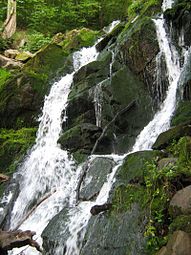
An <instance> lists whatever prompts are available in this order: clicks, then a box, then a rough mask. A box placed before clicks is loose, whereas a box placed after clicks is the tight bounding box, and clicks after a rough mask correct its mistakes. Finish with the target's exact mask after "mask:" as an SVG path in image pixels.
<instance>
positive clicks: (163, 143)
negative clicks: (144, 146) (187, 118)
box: [152, 125, 191, 150]
mask: <svg viewBox="0 0 191 255" xmlns="http://www.w3.org/2000/svg"><path fill="white" fill-rule="evenodd" d="M187 135H188V136H190V135H191V127H190V125H179V126H176V127H173V128H171V129H169V130H167V131H165V132H163V133H161V134H160V135H159V136H158V138H157V140H156V142H155V143H154V144H153V146H152V148H153V149H156V150H160V149H165V148H166V147H167V146H168V145H170V143H172V142H173V141H178V140H179V139H180V138H181V137H183V136H187Z"/></svg>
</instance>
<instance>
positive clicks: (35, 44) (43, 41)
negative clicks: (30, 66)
mask: <svg viewBox="0 0 191 255" xmlns="http://www.w3.org/2000/svg"><path fill="white" fill-rule="evenodd" d="M50 42H51V38H50V37H49V36H45V35H43V34H42V33H40V32H36V31H34V32H32V33H31V34H29V35H28V36H27V43H26V45H24V46H23V47H22V49H23V50H28V51H30V52H35V51H37V50H39V49H40V48H42V47H43V46H45V45H47V44H48V43H50Z"/></svg>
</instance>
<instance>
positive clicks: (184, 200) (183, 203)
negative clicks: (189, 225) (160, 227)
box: [169, 185, 191, 217]
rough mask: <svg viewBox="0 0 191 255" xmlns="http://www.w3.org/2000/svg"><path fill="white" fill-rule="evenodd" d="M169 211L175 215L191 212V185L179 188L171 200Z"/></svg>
mask: <svg viewBox="0 0 191 255" xmlns="http://www.w3.org/2000/svg"><path fill="white" fill-rule="evenodd" d="M169 211H170V213H171V215H172V216H173V217H175V216H177V215H180V214H190V213H191V185H190V186H188V187H186V188H184V189H181V190H179V191H178V192H177V193H176V194H175V195H174V196H173V198H172V199H171V201H170V208H169Z"/></svg>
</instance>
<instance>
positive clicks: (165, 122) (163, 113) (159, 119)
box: [133, 15, 188, 152]
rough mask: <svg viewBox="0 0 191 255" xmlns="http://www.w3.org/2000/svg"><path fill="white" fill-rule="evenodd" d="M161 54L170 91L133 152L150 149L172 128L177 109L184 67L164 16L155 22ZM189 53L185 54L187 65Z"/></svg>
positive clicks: (137, 141)
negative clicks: (171, 39)
mask: <svg viewBox="0 0 191 255" xmlns="http://www.w3.org/2000/svg"><path fill="white" fill-rule="evenodd" d="M154 22H155V25H156V31H157V37H158V42H159V47H160V51H161V54H164V56H165V60H166V66H167V72H168V80H169V89H168V91H167V96H166V99H165V100H164V102H163V104H162V105H161V107H160V110H159V111H158V112H157V113H156V114H155V116H154V118H153V120H152V121H151V122H150V123H149V124H148V125H147V126H146V127H145V128H144V129H143V131H142V132H141V133H140V135H139V136H138V138H137V140H136V143H135V145H134V146H133V151H134V152H135V151H140V150H146V149H150V148H151V147H152V145H153V143H154V142H155V140H156V138H157V137H158V135H159V134H160V133H162V132H164V131H166V130H167V129H168V128H169V127H170V120H171V117H172V115H173V113H174V111H175V108H176V92H177V88H178V82H179V78H180V75H181V73H182V70H183V69H184V67H182V68H181V67H180V56H179V55H178V52H177V51H176V49H175V47H173V45H172V44H171V42H170V38H169V37H168V35H167V34H166V31H165V24H164V19H163V15H162V16H161V17H160V18H159V19H157V20H154ZM187 53H188V51H186V52H185V55H184V57H185V63H186V56H187Z"/></svg>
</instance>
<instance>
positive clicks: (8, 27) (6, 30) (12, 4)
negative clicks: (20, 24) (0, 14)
mask: <svg viewBox="0 0 191 255" xmlns="http://www.w3.org/2000/svg"><path fill="white" fill-rule="evenodd" d="M15 31H16V0H8V4H7V19H6V21H5V23H4V25H3V32H2V37H3V38H4V39H8V38H11V36H12V35H13V34H14V33H15Z"/></svg>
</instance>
